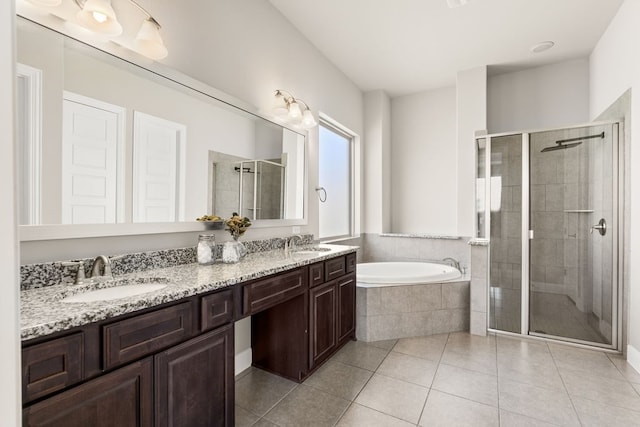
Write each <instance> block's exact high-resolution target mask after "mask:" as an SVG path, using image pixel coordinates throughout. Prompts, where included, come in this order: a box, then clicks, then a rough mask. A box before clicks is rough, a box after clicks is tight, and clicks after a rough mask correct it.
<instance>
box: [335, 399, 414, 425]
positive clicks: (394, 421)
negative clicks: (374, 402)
mask: <svg viewBox="0 0 640 427" xmlns="http://www.w3.org/2000/svg"><path fill="white" fill-rule="evenodd" d="M413 425H414V424H411V423H408V422H406V421H402V420H400V419H398V418H394V417H392V416H391V415H387V414H383V413H382V412H378V411H376V410H374V409H371V408H367V407H366V406H362V405H358V404H357V403H352V404H351V406H350V407H349V409H348V410H347V412H346V413H345V414H344V415H343V416H342V418H341V419H340V421H339V422H338V424H337V426H338V427H360V426H361V427H412V426H413Z"/></svg>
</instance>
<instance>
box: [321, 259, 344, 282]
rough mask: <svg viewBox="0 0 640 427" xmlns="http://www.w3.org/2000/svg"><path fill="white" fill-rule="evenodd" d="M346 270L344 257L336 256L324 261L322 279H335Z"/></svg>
mask: <svg viewBox="0 0 640 427" xmlns="http://www.w3.org/2000/svg"><path fill="white" fill-rule="evenodd" d="M345 272H346V265H345V261H344V257H343V256H341V257H337V258H333V259H330V260H327V261H325V262H324V281H325V282H328V281H329V280H333V279H337V278H338V277H340V276H344V273H345Z"/></svg>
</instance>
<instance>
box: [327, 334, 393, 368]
mask: <svg viewBox="0 0 640 427" xmlns="http://www.w3.org/2000/svg"><path fill="white" fill-rule="evenodd" d="M388 353H389V351H388V350H384V349H381V348H378V347H374V346H372V345H369V344H367V343H364V342H362V341H349V342H348V343H347V344H346V345H345V346H344V347H342V348H341V349H340V351H338V352H337V353H336V354H335V356H333V357H332V358H331V360H334V361H336V362H342V363H344V364H346V365H351V366H355V367H358V368H362V369H366V370H368V371H372V372H373V371H375V370H376V369H378V366H380V364H381V363H382V361H383V360H384V358H385V357H387V354H388Z"/></svg>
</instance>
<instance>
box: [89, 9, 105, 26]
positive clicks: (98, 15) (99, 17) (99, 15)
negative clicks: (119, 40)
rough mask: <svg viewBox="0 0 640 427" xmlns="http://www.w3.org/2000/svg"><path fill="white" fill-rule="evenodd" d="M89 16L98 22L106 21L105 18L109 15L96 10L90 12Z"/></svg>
mask: <svg viewBox="0 0 640 427" xmlns="http://www.w3.org/2000/svg"><path fill="white" fill-rule="evenodd" d="M91 16H93V19H95V20H96V21H97V22H98V23H100V24H102V23H104V22H106V21H107V19H109V17H108V16H107V15H105V14H104V13H101V12H97V11H93V12H91Z"/></svg>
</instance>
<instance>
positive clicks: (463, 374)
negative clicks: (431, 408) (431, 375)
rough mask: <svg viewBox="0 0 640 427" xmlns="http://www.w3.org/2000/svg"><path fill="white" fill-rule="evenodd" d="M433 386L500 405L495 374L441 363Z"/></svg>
mask: <svg viewBox="0 0 640 427" xmlns="http://www.w3.org/2000/svg"><path fill="white" fill-rule="evenodd" d="M431 388H432V389H435V390H439V391H442V392H445V393H449V394H453V395H455V396H459V397H463V398H465V399H469V400H473V401H476V402H479V403H484V404H486V405H491V406H496V407H497V406H498V379H497V377H495V376H493V375H488V374H483V373H480V372H475V371H470V370H468V369H463V368H458V367H456V366H449V365H445V364H440V366H439V367H438V372H437V373H436V377H435V379H434V381H433V385H432V386H431Z"/></svg>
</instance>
